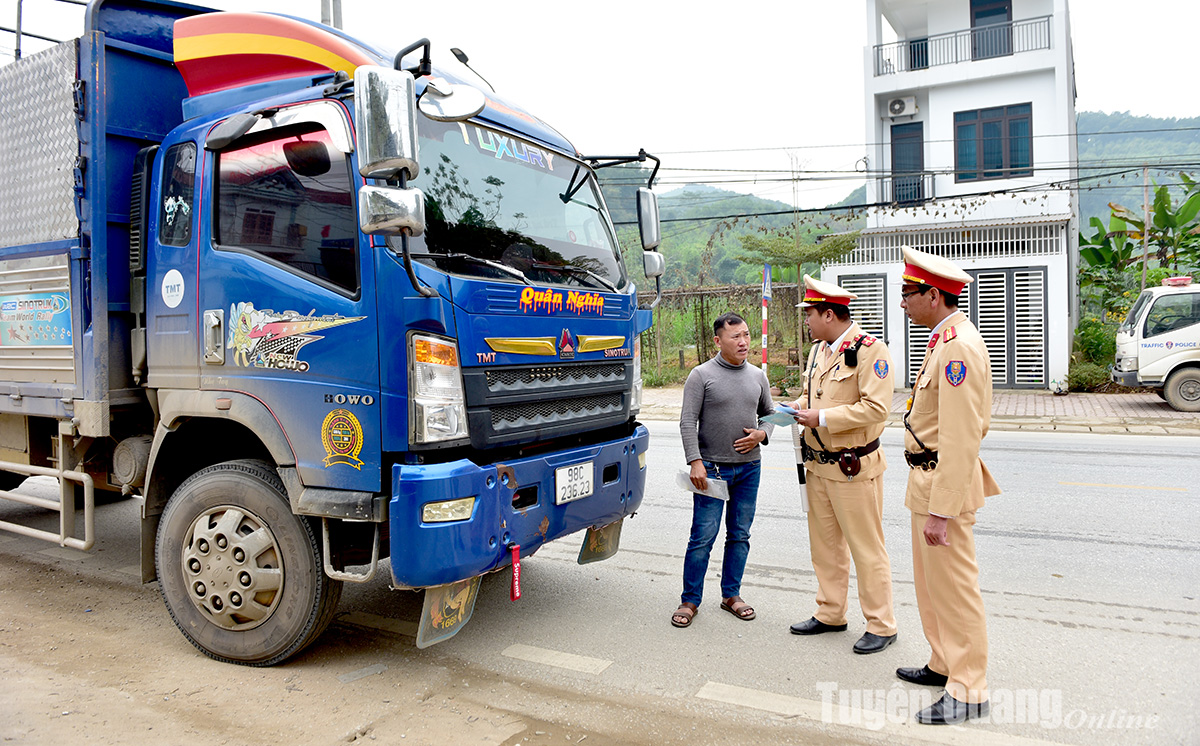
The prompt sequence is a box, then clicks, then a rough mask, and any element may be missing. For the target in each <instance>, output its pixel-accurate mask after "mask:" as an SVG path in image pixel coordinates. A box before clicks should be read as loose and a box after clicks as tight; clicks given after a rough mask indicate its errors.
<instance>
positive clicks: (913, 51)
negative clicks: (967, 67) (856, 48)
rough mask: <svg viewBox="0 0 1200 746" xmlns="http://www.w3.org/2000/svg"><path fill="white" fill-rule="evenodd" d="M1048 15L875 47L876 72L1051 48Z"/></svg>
mask: <svg viewBox="0 0 1200 746" xmlns="http://www.w3.org/2000/svg"><path fill="white" fill-rule="evenodd" d="M1050 19H1051V16H1041V17H1038V18H1027V19H1025V20H1021V21H1012V22H1010V23H994V24H991V25H989V26H976V27H975V28H970V29H963V30H962V31H951V32H950V33H946V34H935V35H934V36H928V37H925V38H923V39H906V40H904V41H898V42H894V43H892V44H877V45H876V46H875V74H876V75H891V74H893V73H902V72H907V71H909V70H924V69H926V68H929V67H935V66H937V65H953V64H955V63H958V62H969V61H971V60H986V59H991V58H993V57H1007V56H1009V55H1012V54H1016V53H1018V52H1032V51H1035V50H1038V49H1049V48H1050Z"/></svg>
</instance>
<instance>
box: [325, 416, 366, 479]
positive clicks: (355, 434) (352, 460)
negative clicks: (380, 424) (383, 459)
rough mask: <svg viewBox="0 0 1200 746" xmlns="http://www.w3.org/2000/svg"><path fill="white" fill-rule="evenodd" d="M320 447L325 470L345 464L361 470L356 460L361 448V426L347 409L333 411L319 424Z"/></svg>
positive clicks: (358, 460) (361, 463)
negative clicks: (323, 455) (323, 449)
mask: <svg viewBox="0 0 1200 746" xmlns="http://www.w3.org/2000/svg"><path fill="white" fill-rule="evenodd" d="M321 445H322V446H324V447H325V462H324V463H325V468H327V469H328V468H329V467H330V466H333V465H334V464H345V465H346V466H353V467H354V468H355V469H358V470H360V471H361V470H362V465H363V462H362V460H360V459H359V458H358V454H359V452H361V451H362V446H363V431H362V425H360V424H359V422H358V418H357V417H355V416H354V413H353V412H351V411H350V410H348V409H335V410H333V411H332V412H330V413H329V414H328V415H326V416H325V421H324V422H323V423H321Z"/></svg>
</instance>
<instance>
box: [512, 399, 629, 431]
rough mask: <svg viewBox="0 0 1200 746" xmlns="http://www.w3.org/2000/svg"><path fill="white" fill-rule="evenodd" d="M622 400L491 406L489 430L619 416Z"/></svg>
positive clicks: (587, 400)
mask: <svg viewBox="0 0 1200 746" xmlns="http://www.w3.org/2000/svg"><path fill="white" fill-rule="evenodd" d="M622 399H623V397H622V395H621V394H619V393H618V394H602V395H600V396H582V397H579V398H576V399H556V400H552V401H539V402H528V403H525V404H514V405H510V406H500V407H493V408H492V429H493V430H495V431H496V432H501V431H504V430H511V429H524V428H529V427H539V426H542V425H548V424H555V425H557V424H562V423H565V422H570V421H573V420H581V419H585V418H592V417H600V416H604V415H610V414H619V413H620V412H621V410H622Z"/></svg>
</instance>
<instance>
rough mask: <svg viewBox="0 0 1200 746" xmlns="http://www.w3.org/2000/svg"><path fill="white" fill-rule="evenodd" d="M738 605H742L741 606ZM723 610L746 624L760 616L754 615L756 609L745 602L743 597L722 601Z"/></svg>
mask: <svg viewBox="0 0 1200 746" xmlns="http://www.w3.org/2000/svg"><path fill="white" fill-rule="evenodd" d="M738 604H741V605H740V606H739V605H738ZM721 608H722V609H724V610H725V611H728V612H729V613H730V614H733V615H734V616H735V617H737V618H738V619H741V620H742V621H744V622H748V621H750V620H751V619H753V618H754V617H756V616H758V614H756V613H754V607H753V606H751V605H750V604H748V603H746V602H745V601H743V600H742V597H741V596H734V597H733V598H725V599H722V600H721Z"/></svg>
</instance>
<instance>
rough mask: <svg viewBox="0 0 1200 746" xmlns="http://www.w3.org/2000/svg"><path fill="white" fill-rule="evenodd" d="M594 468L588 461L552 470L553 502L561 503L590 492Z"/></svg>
mask: <svg viewBox="0 0 1200 746" xmlns="http://www.w3.org/2000/svg"><path fill="white" fill-rule="evenodd" d="M595 471H596V469H595V467H594V466H593V462H591V461H588V462H586V463H582V464H575V465H574V466H564V467H562V468H561V469H555V470H554V504H555V505H562V504H563V503H569V502H571V501H572V500H578V499H579V498H581V497H587V496H588V495H590V494H592V475H593V474H594V473H595Z"/></svg>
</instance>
